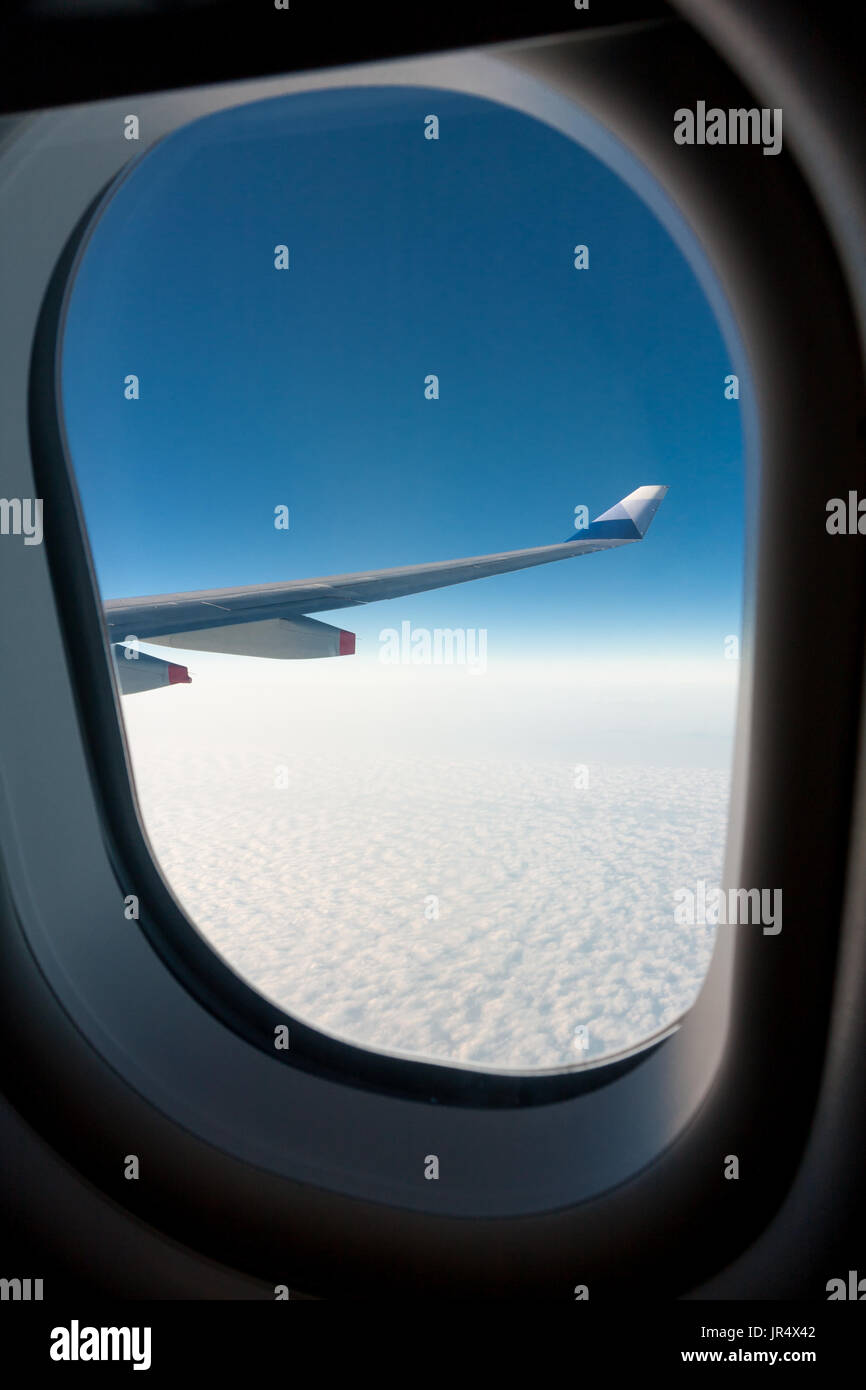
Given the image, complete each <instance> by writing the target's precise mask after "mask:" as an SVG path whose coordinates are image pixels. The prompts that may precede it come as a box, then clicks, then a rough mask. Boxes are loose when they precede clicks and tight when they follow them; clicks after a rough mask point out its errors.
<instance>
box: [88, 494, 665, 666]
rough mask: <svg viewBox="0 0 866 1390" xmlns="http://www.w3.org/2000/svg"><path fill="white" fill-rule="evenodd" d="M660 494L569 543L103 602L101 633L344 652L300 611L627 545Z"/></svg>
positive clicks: (288, 651)
mask: <svg viewBox="0 0 866 1390" xmlns="http://www.w3.org/2000/svg"><path fill="white" fill-rule="evenodd" d="M666 492H667V488H666V487H659V486H652V487H639V488H637V489H636V490H635V491H634V492H630V493H629V494H628V496H627V497H624V498H623V499H622V501H620V502H617V503H616V505H615V506H613V507H611V508H610V509H609V510H608V511H606V512H603V513H602V514H601V516H598V517H596V518H595V520H594V521H593V522H591V523H590V525H589V526H588V527H587V528H586V529H585V530H583V531H581V532H580V533H579V535H578V536H576V537H575V538H574V539H573V540H572V539H568V540H565V541H562V542H561V543H560V544H558V545H542V546H536V547H534V548H533V549H529V550H506V551H502V552H501V553H500V554H496V555H474V556H470V557H469V558H468V559H465V560H441V561H436V562H434V563H433V564H426V565H405V566H401V567H398V568H396V569H387V570H368V571H363V572H361V573H359V574H338V575H329V576H326V577H325V578H322V579H291V580H288V581H286V582H285V583H281V584H252V585H248V586H247V587H245V588H241V589H202V590H198V591H195V592H192V593H181V594H160V595H156V596H153V597H147V598H127V599H109V600H108V601H107V602H106V603H105V604H104V613H105V620H106V623H107V625H108V630H109V637H110V640H111V643H112V645H113V647H114V646H116V645H117V644H119V645H120V646H121V647H122V646H124V645H125V644H126V643H128V642H129V640H130V639H131V638H136V639H138V640H139V641H143V642H151V643H153V644H155V645H162V646H172V647H183V648H187V649H193V650H198V651H217V652H235V653H238V654H241V655H249V656H276V657H293V656H297V657H309V656H336V655H346V654H349V653H351V652H352V651H354V637H353V635H352V633H349V632H345V631H344V630H343V629H341V628H335V627H331V626H329V624H327V623H322V622H317V621H314V620H313V619H311V618H310V617H309V614H311V613H320V612H327V611H329V610H332V609H337V608H355V607H358V606H359V605H361V604H365V603H377V602H380V601H381V600H383V599H390V598H405V597H406V596H407V595H409V594H421V593H426V592H428V591H429V590H431V589H443V588H446V587H448V586H449V585H452V584H465V583H467V582H468V581H469V580H470V579H486V578H488V577H490V576H491V575H495V574H507V573H509V572H510V571H513V570H522V569H529V568H531V567H533V566H535V565H548V564H551V563H552V562H553V561H555V560H568V559H571V558H572V557H573V556H576V555H590V554H592V553H593V552H594V551H597V550H612V549H615V548H616V547H618V546H621V545H630V544H633V543H634V542H635V541H639V540H642V539H643V537H644V536H645V535H646V532H647V530H648V528H649V525H650V522H651V521H652V519H653V517H654V516H655V513H656V512H657V510H658V508H659V506H660V504H661V502H662V499H663V498H664V496H665V493H666ZM251 625H257V626H256V627H255V628H253V627H252V626H251ZM318 630H321V631H318ZM350 639H351V640H350ZM118 664H125V663H118Z"/></svg>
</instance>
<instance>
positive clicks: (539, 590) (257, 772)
mask: <svg viewBox="0 0 866 1390" xmlns="http://www.w3.org/2000/svg"><path fill="white" fill-rule="evenodd" d="M736 372H737V368H736V366H735V365H732V363H731V359H730V353H729V352H728V350H727V349H726V346H725V341H724V339H723V334H722V332H721V330H720V327H719V323H718V321H717V318H716V315H715V313H714V310H713V308H712V307H711V305H710V302H709V300H708V298H707V295H706V294H705V292H704V290H703V289H702V287H701V284H700V283H699V280H698V278H697V277H696V274H695V271H694V269H693V268H692V266H691V265H690V263H689V261H688V260H687V258H686V257H685V256H684V254H683V252H682V250H681V249H680V248H679V247H678V245H677V244H676V243H675V241H674V239H673V238H672V237H671V235H670V234H669V232H668V231H667V230H666V229H665V227H664V226H663V224H662V222H661V221H660V220H659V218H658V217H657V216H656V214H655V212H654V211H653V210H651V208H650V207H649V206H648V205H647V203H646V202H645V201H643V200H642V199H641V198H640V197H639V196H638V195H637V194H636V192H635V191H634V190H633V189H632V188H631V187H629V186H628V185H627V184H626V183H625V182H624V181H623V180H622V179H621V178H619V177H618V176H617V174H616V173H614V172H613V171H612V169H611V168H610V167H608V165H607V164H606V163H605V162H603V161H602V159H601V158H599V157H598V156H597V155H596V154H595V153H594V152H592V151H591V150H590V149H588V148H585V147H584V146H583V145H581V144H580V143H578V142H576V141H575V140H573V139H570V138H567V137H566V136H565V135H564V134H562V133H561V132H560V131H558V130H556V129H554V128H553V127H552V126H550V125H548V124H546V123H545V122H543V121H541V120H537V119H533V118H531V117H529V116H527V115H525V114H524V113H522V112H520V111H518V110H516V109H512V108H511V107H509V106H507V105H505V104H501V103H499V102H495V101H490V100H488V99H485V98H481V97H475V96H469V95H466V94H463V93H459V92H453V91H449V90H446V89H440V88H434V87H429V88H413V87H384V86H380V87H355V88H347V89H342V90H337V89H335V90H324V91H313V92H306V93H302V94H294V95H290V96H286V97H280V98H272V99H268V100H265V101H257V102H255V103H252V104H249V105H244V106H238V107H234V108H232V109H228V110H225V111H221V112H219V113H217V114H215V115H210V116H207V117H205V118H203V119H200V120H197V121H195V122H193V123H192V124H190V125H187V126H185V127H183V128H182V129H180V130H178V131H176V132H175V133H173V134H171V135H169V136H168V137H166V138H165V139H163V140H161V141H159V142H158V143H157V144H156V145H154V146H153V148H152V149H150V150H149V151H147V152H145V153H144V154H142V155H141V156H140V157H139V158H135V159H133V160H132V162H131V164H130V165H129V166H128V167H127V169H126V170H125V171H124V173H123V174H122V176H121V177H120V178H119V179H118V181H117V182H116V184H115V185H114V187H113V188H112V189H111V190H110V191H109V195H108V196H107V197H106V199H105V200H104V203H103V205H102V207H101V209H100V213H99V215H98V217H97V218H96V220H95V222H94V225H93V227H92V229H91V230H90V233H89V236H88V239H87V241H86V243H85V246H84V250H83V253H82V255H81V257H80V260H79V262H78V266H77V270H76V273H75V276H74V280H73V282H72V285H71V287H70V291H69V298H68V303H67V310H66V316H65V322H64V329H63V338H62V367H61V381H62V407H63V413H64V421H65V429H66V435H67V441H68V448H69V453H70V458H71V462H72V465H73V468H74V472H75V476H76V481H77V485H78V489H79V492H80V495H81V498H82V503H83V508H84V514H85V518H86V523H87V528H88V535H89V543H90V547H91V551H92V554H93V558H94V564H95V568H96V572H97V576H98V581H99V586H100V593H101V597H102V601H103V604H104V608H105V616H106V622H107V626H108V632H109V637H110V641H111V651H112V657H113V663H114V670H115V676H116V680H117V683H118V688H119V690H120V691H121V692H122V693H121V699H120V704H121V709H122V715H123V720H124V724H125V731H126V736H127V740H128V744H129V748H130V752H131V757H132V762H133V767H134V778H135V789H136V795H137V798H138V803H139V807H140V811H141V815H142V820H143V825H144V828H145V831H146V834H147V837H148V839H149V842H150V845H151V848H152V851H153V854H154V856H155V858H156V860H157V862H158V864H159V866H160V869H161V872H162V874H163V876H164V877H165V879H166V881H167V882H168V884H169V885H170V887H171V889H172V891H173V893H174V894H175V896H176V897H177V899H178V901H179V902H180V903H181V904H182V906H183V908H184V910H185V912H186V914H187V915H188V917H189V919H190V921H191V922H192V923H193V924H195V926H196V927H197V929H198V930H199V932H200V933H202V934H203V935H204V936H205V937H206V939H207V940H208V941H209V942H210V944H211V945H212V947H213V949H214V950H215V951H216V952H218V953H219V954H220V955H221V956H222V957H223V959H224V960H225V961H227V962H228V963H229V965H230V966H231V967H232V968H233V969H234V970H235V971H236V972H237V973H238V974H239V975H240V976H241V977H243V978H244V979H245V980H247V981H248V982H249V983H250V984H251V985H252V986H253V987H254V988H255V989H257V990H258V991H259V992H260V993H261V994H263V995H264V996H266V997H267V998H269V999H271V1000H273V1001H274V1002H275V1003H277V1004H279V1006H280V1007H281V1008H283V1009H285V1010H286V1011H287V1012H288V1013H290V1014H292V1015H294V1016H296V1017H299V1018H302V1019H304V1020H305V1021H306V1022H308V1023H310V1024H312V1025H313V1026H315V1027H317V1028H319V1029H321V1030H323V1031H324V1032H326V1033H329V1034H331V1035H334V1036H336V1037H338V1038H341V1039H344V1040H348V1041H350V1042H353V1043H357V1044H360V1045H362V1046H364V1047H368V1048H371V1049H376V1050H379V1051H384V1052H390V1053H397V1054H401V1055H406V1056H410V1057H419V1058H425V1059H428V1060H433V1061H441V1062H447V1063H451V1064H458V1065H465V1066H472V1067H478V1068H490V1069H497V1070H531V1069H536V1068H537V1069H556V1068H562V1067H574V1066H579V1065H584V1064H586V1063H593V1062H597V1061H598V1060H600V1059H602V1058H610V1057H613V1056H615V1055H617V1054H620V1053H622V1052H624V1051H628V1050H630V1049H633V1048H635V1047H637V1046H639V1045H642V1044H644V1043H646V1042H647V1041H648V1040H649V1039H651V1038H653V1037H656V1036H658V1035H659V1034H661V1033H663V1032H664V1031H665V1030H666V1029H669V1028H670V1027H671V1026H672V1025H674V1024H675V1023H676V1021H677V1020H678V1019H679V1018H681V1017H682V1015H683V1014H684V1013H685V1012H686V1011H687V1010H688V1008H689V1007H690V1005H691V1004H692V1003H693V1001H694V999H695V997H696V995H697V992H698V990H699V988H700V985H701V982H702V980H703V978H704V975H705V972H706V970H707V967H708V965H709V960H710V955H711V951H712V946H713V940H714V935H715V932H716V930H717V928H716V926H715V925H714V923H713V920H712V916H713V914H712V911H708V910H707V902H708V899H710V898H711V894H712V889H713V887H714V886H715V885H717V884H719V882H720V881H721V876H722V861H723V852H724V842H725V829H726V821H727V811H728V797H729V785H730V768H731V757H732V746H733V734H734V722H735V705H736V696H737V686H738V671H739V660H738V658H739V654H740V653H739V632H740V619H741V604H742V582H743V581H742V574H743V507H744V499H743V443H742V437H741V426H740V412H739V406H738V404H737V399H738V384H739V383H738V378H737V376H736Z"/></svg>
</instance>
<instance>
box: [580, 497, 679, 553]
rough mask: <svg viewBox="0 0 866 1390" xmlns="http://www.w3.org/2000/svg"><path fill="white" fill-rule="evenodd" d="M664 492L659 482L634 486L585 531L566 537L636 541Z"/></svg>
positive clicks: (657, 507) (645, 527)
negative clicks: (657, 483) (632, 490)
mask: <svg viewBox="0 0 866 1390" xmlns="http://www.w3.org/2000/svg"><path fill="white" fill-rule="evenodd" d="M666 492H667V488H666V487H661V486H658V485H653V486H646V487H637V488H635V490H634V492H630V493H629V494H628V496H627V497H623V499H622V501H621V502H617V503H616V505H615V506H613V507H610V508H609V509H608V510H607V511H606V512H602V514H601V516H597V517H596V518H595V520H594V521H592V522H590V524H589V526H588V527H587V529H586V530H585V531H578V532H577V533H576V534H575V535H572V536H569V537H568V538H567V539H568V540H570V541H576V540H610V541H614V540H615V541H639V540H641V539H642V538H643V537H644V536H645V535H646V533H647V531H648V530H649V526H650V522H651V521H652V519H653V517H654V516H655V514H656V512H657V511H658V509H659V507H660V506H661V504H662V500H663V498H664V496H665V493H666Z"/></svg>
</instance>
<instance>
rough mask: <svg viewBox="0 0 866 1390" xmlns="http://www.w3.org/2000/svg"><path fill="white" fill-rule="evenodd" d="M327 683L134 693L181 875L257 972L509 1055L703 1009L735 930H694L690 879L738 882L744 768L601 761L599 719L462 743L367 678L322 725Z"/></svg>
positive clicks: (551, 1056)
mask: <svg viewBox="0 0 866 1390" xmlns="http://www.w3.org/2000/svg"><path fill="white" fill-rule="evenodd" d="M292 665H293V666H295V668H296V669H297V665H299V663H298V664H295V663H292ZM331 665H333V663H331ZM289 691H291V692H292V695H291V696H290V695H289V693H288V692H289ZM319 696H320V697H321V698H317V692H316V685H315V682H310V681H308V682H307V683H306V685H304V683H303V682H301V683H299V684H298V685H297V686H295V687H291V686H286V685H281V686H279V687H273V688H270V689H264V688H256V687H240V686H238V687H235V688H232V687H231V686H226V685H223V684H220V683H219V682H217V683H213V682H210V681H204V682H202V684H201V685H200V686H199V687H198V688H196V687H195V686H193V687H183V688H181V689H174V690H168V691H157V692H153V693H152V694H149V695H142V696H135V697H132V698H131V699H127V700H125V701H124V714H125V717H126V721H127V732H128V737H129V741H130V747H131V751H132V754H133V759H134V765H135V776H136V785H137V790H138V795H139V801H140V805H141V809H142V814H143V818H144V822H145V827H146V831H147V833H148V836H149V838H150V841H151V844H152V847H153V849H154V852H155V855H156V857H157V860H158V862H159V864H160V866H161V868H162V871H163V874H164V876H165V877H166V879H167V881H168V882H169V884H170V886H171V887H172V889H173V891H174V893H175V895H176V897H177V898H178V899H179V901H180V902H181V904H182V905H183V907H184V908H185V910H186V912H187V914H188V916H189V917H190V919H191V920H192V921H193V922H194V923H195V924H196V926H197V927H198V928H199V930H200V931H201V932H202V933H203V934H204V935H205V936H206V937H207V938H208V940H209V941H210V942H211V943H212V945H213V946H214V947H215V949H216V950H217V951H218V952H219V953H220V954H221V955H222V956H223V957H224V958H225V959H226V960H227V961H228V962H229V964H230V965H231V966H232V967H233V968H234V969H235V970H236V971H237V972H238V973H239V974H240V975H242V976H243V977H244V978H245V979H246V980H248V981H249V983H250V984H252V985H253V986H254V987H255V988H256V989H258V990H259V991H260V992H261V993H262V994H264V995H266V996H267V997H268V998H270V999H272V1000H274V1001H275V1002H277V1003H278V1004H280V1005H281V1006H282V1007H283V1008H285V1009H286V1010H287V1011H289V1012H291V1013H293V1014H295V1015H296V1016H299V1017H302V1018H304V1019H305V1020H306V1021H308V1022H310V1023H312V1024H313V1025H315V1026H317V1027H320V1028H322V1029H324V1030H326V1031H328V1032H331V1033H334V1034H336V1035H338V1036H340V1037H343V1038H346V1039H348V1040H350V1041H352V1042H356V1043H360V1044H362V1045H364V1046H367V1047H374V1048H376V1047H378V1048H384V1049H388V1050H393V1051H399V1052H408V1053H413V1054H417V1055H421V1056H424V1057H429V1058H432V1059H437V1060H442V1061H457V1062H461V1063H466V1064H471V1063H476V1064H481V1065H484V1066H492V1067H496V1066H499V1067H503V1068H514V1067H517V1068H524V1067H525V1068H532V1067H553V1066H559V1065H567V1064H572V1063H574V1062H576V1061H582V1060H586V1059H589V1058H597V1057H600V1056H603V1055H606V1054H609V1053H612V1052H616V1051H618V1050H620V1049H621V1048H624V1047H628V1046H631V1045H633V1044H635V1043H636V1042H639V1041H640V1040H642V1039H643V1038H646V1037H647V1036H649V1035H651V1034H652V1033H654V1032H656V1031H657V1030H658V1029H660V1028H662V1027H664V1026H666V1025H667V1024H669V1023H671V1022H673V1021H675V1020H676V1019H677V1018H678V1017H679V1016H680V1015H681V1014H682V1013H683V1012H684V1011H685V1010H686V1009H687V1008H688V1007H689V1006H690V1004H691V1003H692V1002H693V1000H694V998H695V996H696V993H697V991H698V988H699V987H700V983H701V981H702V979H703V977H704V974H705V972H706V969H707V966H708V964H709V958H710V954H711V950H712V943H713V928H712V927H710V926H704V925H698V926H694V927H683V926H677V925H675V924H674V920H673V904H674V892H675V890H676V889H677V888H679V887H683V886H689V885H692V886H693V885H694V883H695V881H696V879H698V878H704V879H706V880H708V881H710V882H718V881H719V879H720V876H721V869H722V855H723V848H724V833H725V824H726V816H727V802H728V774H727V771H726V770H723V769H719V768H711V769H706V768H695V767H690V766H679V767H677V766H674V767H653V766H651V765H647V764H643V765H641V764H629V763H625V764H619V765H617V764H615V763H612V762H609V761H594V760H592V758H591V757H590V756H589V755H590V754H591V752H592V750H593V747H594V743H593V737H592V731H591V730H589V729H587V728H584V729H583V730H581V731H580V737H577V735H576V733H575V731H574V730H572V732H571V735H570V737H569V738H568V739H563V740H562V754H561V756H559V757H558V758H554V757H551V756H549V735H550V730H549V729H548V730H547V731H546V734H547V735H548V738H547V739H543V740H542V741H541V743H540V745H539V746H540V748H541V750H542V756H532V748H531V747H530V746H529V745H528V744H527V742H526V740H523V741H518V746H517V747H515V748H514V749H512V756H510V757H509V756H499V755H497V756H489V755H488V756H481V757H472V756H469V755H468V754H467V751H466V749H465V747H463V746H462V745H461V743H460V740H455V747H457V748H459V749H460V752H459V753H458V754H457V755H455V756H451V757H449V756H447V748H446V746H445V745H446V742H447V741H443V739H442V738H441V737H437V736H436V735H435V733H431V738H430V741H429V747H425V742H424V738H423V729H422V730H420V731H419V730H418V729H417V727H416V728H415V734H416V737H414V738H413V739H410V738H408V737H406V736H405V735H406V730H405V728H404V725H403V723H402V722H401V717H400V709H399V708H398V706H399V701H397V704H396V705H395V704H393V703H392V704H391V705H390V706H388V707H387V708H386V709H385V712H384V714H383V711H382V707H381V701H380V702H379V706H378V709H379V712H378V715H376V714H375V708H376V707H375V702H374V704H372V705H371V704H370V703H369V702H367V703H366V704H364V703H363V702H361V704H362V708H361V709H358V700H357V692H356V698H355V699H354V700H353V699H352V698H350V697H346V703H345V708H344V709H343V710H342V719H340V718H338V717H337V716H338V715H339V711H338V710H335V709H333V708H332V709H329V722H328V723H327V725H326V728H328V729H330V731H331V736H330V737H323V736H322V734H323V726H322V723H321V719H320V722H319V723H318V724H317V723H316V719H315V717H314V716H315V711H316V709H318V711H319V714H320V716H321V709H322V698H325V695H324V692H322V691H320V692H319ZM339 698H340V699H343V698H344V697H342V696H341V697H339ZM473 698H474V697H473ZM326 704H327V700H326ZM409 707H411V709H412V710H413V711H414V710H415V709H416V703H415V702H414V700H413V701H412V702H411V706H407V708H409ZM353 709H354V710H356V717H355V718H354V719H352V718H351V717H350V715H351V712H352V710H353ZM605 746H607V745H605ZM578 749H579V750H580V756H581V758H582V762H581V764H580V765H581V766H583V767H585V768H586V773H585V774H582V775H578V776H577V777H576V776H575V767H576V765H577V759H576V758H575V751H576V750H578ZM584 781H585V782H586V785H576V782H577V783H582V782H584ZM578 1027H582V1028H584V1029H585V1030H586V1031H587V1033H588V1038H589V1048H588V1049H587V1050H582V1049H578V1048H577V1047H576V1046H575V1029H576V1028H578Z"/></svg>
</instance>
